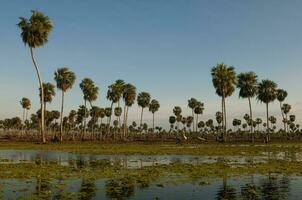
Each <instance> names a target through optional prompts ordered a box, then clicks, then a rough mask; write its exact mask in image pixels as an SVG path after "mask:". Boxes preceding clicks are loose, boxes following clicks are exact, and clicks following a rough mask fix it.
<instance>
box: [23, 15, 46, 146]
mask: <svg viewBox="0 0 302 200" xmlns="http://www.w3.org/2000/svg"><path fill="white" fill-rule="evenodd" d="M19 19H20V21H19V23H18V27H19V28H20V29H21V38H22V41H23V42H24V44H25V45H27V46H28V47H29V50H30V55H31V59H32V62H33V64H34V66H35V70H36V73H37V76H38V80H39V86H40V88H42V90H41V91H42V92H41V98H40V103H41V129H40V134H41V138H42V142H43V143H46V137H45V133H44V103H43V99H44V93H43V92H44V90H43V84H42V82H43V81H42V77H41V74H40V69H39V66H38V64H37V62H36V60H35V56H34V51H33V49H35V48H37V47H41V46H43V45H44V44H45V43H47V42H48V35H49V33H50V32H51V30H52V22H51V20H50V18H49V17H48V16H46V15H44V14H43V13H41V12H38V11H32V15H31V17H30V18H29V19H26V18H24V17H20V18H19Z"/></svg>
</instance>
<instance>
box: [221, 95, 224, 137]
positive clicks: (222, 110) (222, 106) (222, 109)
mask: <svg viewBox="0 0 302 200" xmlns="http://www.w3.org/2000/svg"><path fill="white" fill-rule="evenodd" d="M221 113H222V130H221V131H222V137H223V138H224V134H223V130H224V105H223V97H222V98H221Z"/></svg>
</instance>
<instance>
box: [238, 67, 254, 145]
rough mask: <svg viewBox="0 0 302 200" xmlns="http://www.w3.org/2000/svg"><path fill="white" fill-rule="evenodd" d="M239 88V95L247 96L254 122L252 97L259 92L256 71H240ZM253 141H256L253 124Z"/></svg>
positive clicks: (251, 117) (251, 118)
mask: <svg viewBox="0 0 302 200" xmlns="http://www.w3.org/2000/svg"><path fill="white" fill-rule="evenodd" d="M237 88H239V97H241V98H247V99H248V102H249V108H250V116H249V117H250V120H251V122H253V112H252V104H251V98H253V97H255V95H256V94H257V75H256V73H254V72H246V73H240V74H239V75H238V76H237ZM250 128H251V136H252V138H251V139H252V142H254V140H255V139H254V134H253V126H252V124H251V126H250Z"/></svg>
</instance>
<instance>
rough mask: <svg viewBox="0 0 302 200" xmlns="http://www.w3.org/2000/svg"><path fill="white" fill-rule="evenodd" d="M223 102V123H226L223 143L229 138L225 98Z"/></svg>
mask: <svg viewBox="0 0 302 200" xmlns="http://www.w3.org/2000/svg"><path fill="white" fill-rule="evenodd" d="M222 101H223V121H224V127H223V129H224V130H223V132H224V137H223V141H224V142H226V137H227V131H226V130H227V121H226V108H225V97H224V96H223V98H222Z"/></svg>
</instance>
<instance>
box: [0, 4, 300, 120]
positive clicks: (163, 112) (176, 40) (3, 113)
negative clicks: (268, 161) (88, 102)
mask: <svg viewBox="0 0 302 200" xmlns="http://www.w3.org/2000/svg"><path fill="white" fill-rule="evenodd" d="M301 8H302V1H300V0H288V1H285V0H266V1H263V0H245V1H242V0H165V1H163V0H152V1H151V0H105V1H104V0H87V1H80V0H52V1H46V0H26V1H19V0H3V1H1V7H0V24H1V34H0V55H1V56H0V91H1V97H0V118H5V117H12V116H16V115H19V116H20V115H21V113H22V111H21V107H20V105H19V100H20V99H21V98H22V97H23V96H25V97H29V98H30V99H31V100H32V104H33V109H32V112H33V111H35V110H36V109H37V108H38V106H39V104H38V96H37V93H38V81H37V78H36V74H35V71H34V67H33V64H32V62H31V60H30V55H29V50H28V48H27V47H25V46H24V44H23V43H22V41H21V38H20V30H19V29H18V27H17V26H16V24H17V23H18V17H19V16H24V17H29V16H30V10H33V9H36V10H39V11H42V12H44V13H45V14H47V15H48V16H49V17H50V18H51V19H52V21H53V25H54V28H53V31H52V32H51V34H50V37H49V42H48V43H47V44H46V45H45V46H44V47H42V48H38V49H36V51H35V52H36V57H37V61H38V64H39V65H40V68H41V73H42V78H43V80H44V81H50V82H54V80H53V77H54V75H53V73H54V71H55V70H56V69H57V68H59V67H62V66H68V67H70V68H71V69H72V70H73V71H74V72H75V73H76V75H77V82H76V84H75V85H74V87H73V89H72V90H71V91H69V92H68V93H67V94H66V101H65V102H66V114H67V113H68V112H69V110H70V109H77V107H78V105H80V104H82V103H83V100H82V94H81V91H80V89H79V86H78V85H79V82H80V81H81V80H82V79H83V78H85V77H90V78H92V79H93V80H94V81H95V82H96V84H97V85H98V87H99V88H100V89H101V96H100V97H99V99H98V100H97V102H96V103H95V104H97V105H99V106H102V107H105V106H109V102H108V101H107V100H106V98H105V94H106V91H107V87H108V85H109V84H111V83H112V82H114V81H115V80H116V79H124V80H125V81H126V82H130V83H133V84H135V85H136V86H137V89H138V91H147V92H149V93H150V94H151V95H152V97H153V98H156V99H158V100H159V101H160V103H161V108H160V111H159V112H158V113H157V123H158V124H163V125H164V124H165V123H167V120H168V117H169V115H170V114H171V113H172V109H173V107H174V106H175V105H179V106H182V107H183V110H184V115H186V114H189V110H188V108H187V100H188V99H189V98H190V97H196V98H198V99H199V100H201V101H202V102H204V103H205V111H204V115H203V117H202V119H207V118H209V117H214V114H215V112H216V111H217V110H219V109H220V99H219V97H218V96H216V94H215V90H214V89H213V86H212V82H211V77H210V69H211V67H212V66H214V65H216V64H217V63H220V62H224V63H225V64H228V65H233V66H234V67H235V68H236V71H237V72H238V73H239V72H245V71H251V70H252V71H255V72H256V73H257V74H258V76H259V79H264V78H268V79H272V80H274V81H275V82H277V83H278V86H279V87H280V88H283V89H285V90H287V91H288V93H289V97H288V98H287V100H286V102H288V103H289V104H291V105H292V106H293V110H292V111H293V113H294V114H296V115H297V120H298V122H301V121H302V120H301V118H302V104H301V99H302V93H301V92H302V90H301V87H300V85H301V84H300V83H301V80H300V79H301V77H302V68H301V65H302V62H301V60H302V57H301V53H302V39H301V37H302V12H301ZM59 103H60V93H59V92H58V94H57V96H56V97H55V99H54V101H53V103H52V104H51V105H49V106H48V107H49V108H50V109H57V110H59ZM278 106H279V104H278V103H277V102H276V103H274V104H272V105H271V106H270V110H271V113H272V114H275V115H276V116H278V120H279V122H280V117H281V116H280V111H279V107H278ZM253 107H254V109H255V117H263V116H264V111H265V106H264V105H263V104H261V103H259V102H257V101H256V100H254V101H253ZM130 112H131V114H130V118H131V119H138V118H139V110H138V107H137V105H135V106H133V108H132V109H131V111H130ZM227 112H228V116H229V117H230V118H233V117H241V116H243V115H244V114H245V113H247V112H248V104H247V101H246V100H243V99H239V98H238V91H236V92H235V93H234V95H233V96H232V97H230V98H228V99H227ZM145 117H146V120H148V121H149V120H150V119H151V115H150V114H149V113H148V112H146V115H145ZM229 121H231V120H229Z"/></svg>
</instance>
